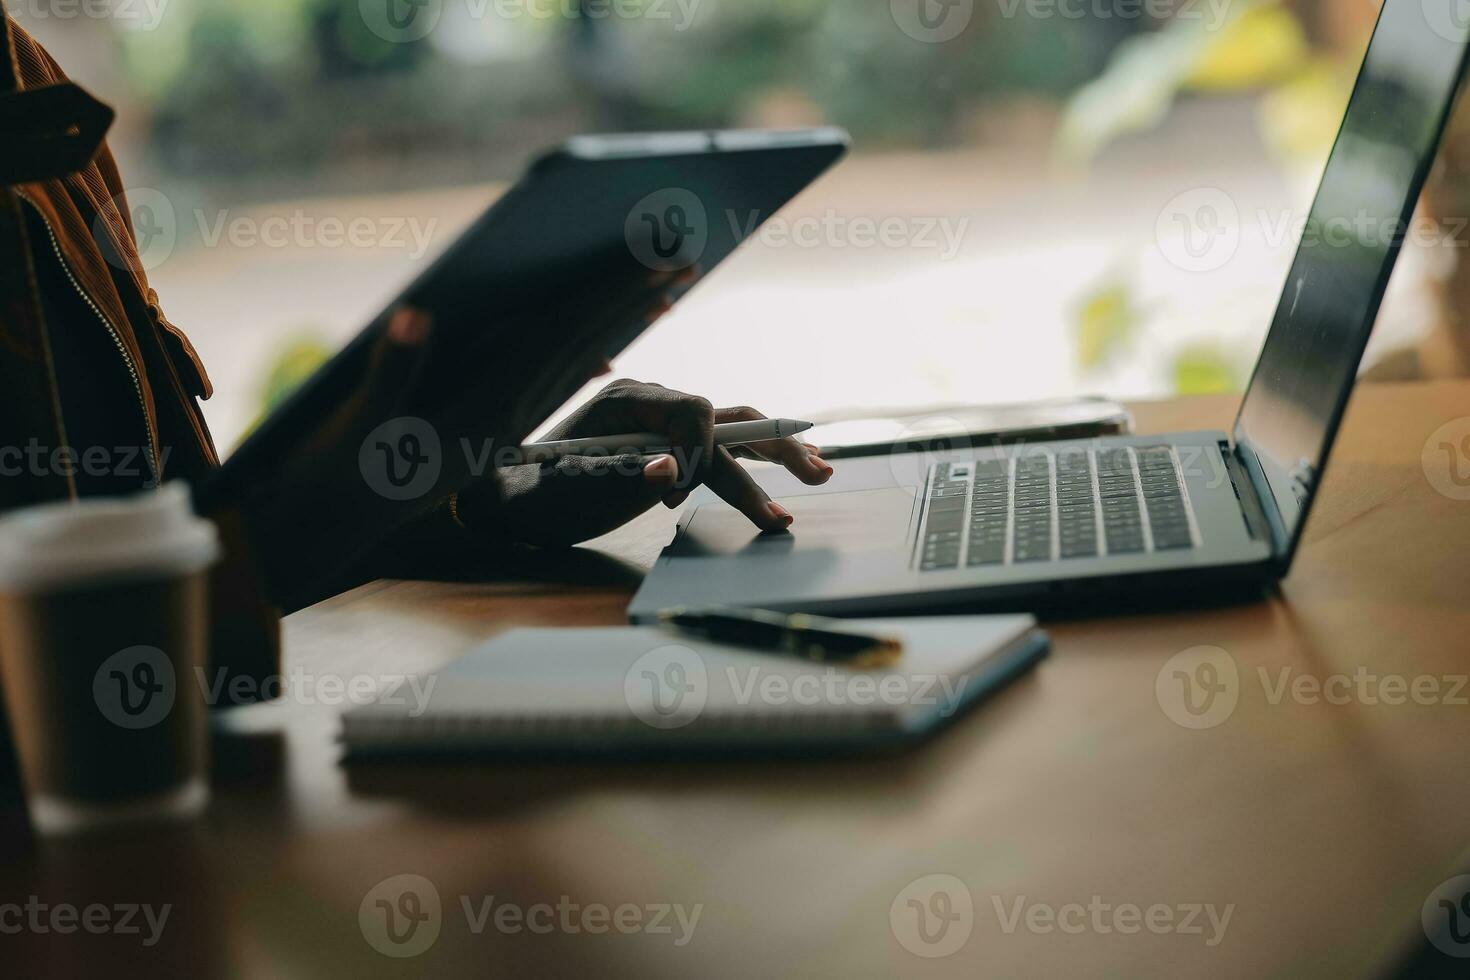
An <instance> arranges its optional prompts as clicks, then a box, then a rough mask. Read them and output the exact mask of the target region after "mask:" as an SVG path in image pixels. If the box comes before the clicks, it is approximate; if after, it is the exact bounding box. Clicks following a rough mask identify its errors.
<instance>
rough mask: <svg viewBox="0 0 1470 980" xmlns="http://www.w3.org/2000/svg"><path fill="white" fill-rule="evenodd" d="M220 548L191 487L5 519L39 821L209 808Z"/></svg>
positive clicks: (78, 822) (7, 592)
mask: <svg viewBox="0 0 1470 980" xmlns="http://www.w3.org/2000/svg"><path fill="white" fill-rule="evenodd" d="M218 553H219V543H218V538H217V534H216V532H215V528H214V525H213V524H211V523H210V522H209V521H206V520H204V519H202V518H199V517H197V516H195V514H194V512H193V508H192V506H191V504H190V499H189V492H188V489H187V487H185V486H184V485H183V484H180V483H172V484H169V485H167V486H165V487H163V488H161V489H159V490H156V491H152V492H148V493H143V494H139V495H137V496H135V497H126V498H102V499H87V500H82V501H76V502H63V503H57V504H45V505H42V506H38V507H30V508H26V509H24V510H19V511H15V512H13V513H11V514H8V515H6V516H4V517H3V518H0V688H3V690H4V704H5V707H6V709H7V713H8V716H9V718H8V720H9V725H10V730H11V735H12V739H13V741H14V743H15V747H16V752H17V755H18V756H19V759H20V766H21V773H22V777H23V780H24V784H25V791H26V800H27V805H28V808H29V810H30V814H31V819H32V823H33V824H34V825H35V827H36V829H37V830H39V831H41V832H43V833H51V832H68V831H72V830H79V829H86V828H89V827H94V826H98V825H112V824H116V823H119V822H122V821H128V820H133V819H158V818H161V817H170V816H172V817H185V816H192V815H194V814H197V813H199V812H200V811H201V810H202V809H203V808H204V806H205V804H206V803H207V801H208V795H209V794H208V782H207V777H206V773H207V768H206V762H207V742H206V734H205V725H206V709H205V704H204V695H203V693H202V688H201V685H200V684H199V683H198V681H199V677H200V675H201V674H202V671H203V670H204V668H205V666H206V664H207V656H206V649H205V646H206V637H207V635H208V632H207V630H208V604H207V589H206V578H205V574H206V570H207V569H208V567H209V565H210V564H211V563H213V561H214V560H215V558H216V557H217V555H218Z"/></svg>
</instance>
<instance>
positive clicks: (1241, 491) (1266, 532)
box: [1220, 439, 1286, 558]
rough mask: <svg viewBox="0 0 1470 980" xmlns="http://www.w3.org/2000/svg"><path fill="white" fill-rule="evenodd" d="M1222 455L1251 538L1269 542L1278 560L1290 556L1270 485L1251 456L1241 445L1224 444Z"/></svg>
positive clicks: (1221, 445) (1222, 444) (1225, 442)
mask: <svg viewBox="0 0 1470 980" xmlns="http://www.w3.org/2000/svg"><path fill="white" fill-rule="evenodd" d="M1220 456H1221V458H1222V459H1224V460H1225V469H1226V472H1228V473H1229V474H1230V483H1231V485H1232V486H1233V487H1234V488H1235V497H1236V499H1237V500H1239V501H1240V511H1241V513H1242V514H1244V515H1245V526H1246V529H1247V530H1249V531H1250V534H1251V537H1253V538H1256V539H1258V540H1260V541H1266V542H1268V543H1270V545H1271V551H1272V553H1273V554H1275V555H1276V556H1277V557H1278V558H1279V557H1281V556H1283V555H1285V554H1286V532H1285V530H1284V529H1283V528H1281V527H1280V526H1279V525H1278V523H1277V522H1275V521H1273V520H1271V517H1270V515H1271V514H1273V513H1275V501H1274V500H1273V499H1272V498H1271V490H1270V488H1269V487H1268V486H1266V482H1265V478H1264V476H1258V475H1257V468H1256V467H1254V466H1252V465H1251V463H1250V460H1249V458H1248V457H1247V454H1246V453H1244V452H1243V451H1242V448H1241V445H1240V443H1238V442H1230V441H1227V440H1223V439H1222V440H1221V441H1220Z"/></svg>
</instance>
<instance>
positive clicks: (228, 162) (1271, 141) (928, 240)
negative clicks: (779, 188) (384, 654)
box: [5, 0, 1470, 448]
mask: <svg viewBox="0 0 1470 980" xmlns="http://www.w3.org/2000/svg"><path fill="white" fill-rule="evenodd" d="M5 2H6V6H7V8H9V10H10V12H11V15H12V16H13V17H14V19H15V20H16V21H18V22H19V23H20V24H21V25H22V26H23V27H25V28H26V29H27V30H29V31H30V32H31V33H32V34H33V35H35V36H36V37H37V38H38V39H39V40H41V41H42V43H43V44H45V45H46V46H47V47H48V48H49V49H50V50H51V52H52V54H53V55H54V56H55V57H56V58H57V59H58V60H59V61H60V63H61V64H62V66H63V67H64V69H65V70H66V71H67V72H68V73H69V74H71V76H72V77H73V78H74V79H76V80H78V81H80V82H82V83H83V84H84V85H86V86H87V87H88V88H89V89H91V90H92V91H93V92H94V93H95V94H97V95H98V96H99V97H101V98H103V99H104V101H107V102H110V103H111V104H113V105H114V106H115V107H116V108H117V109H118V112H119V119H118V122H117V124H116V126H115V128H114V130H113V135H112V146H113V149H114V151H115V152H116V153H117V155H118V157H119V159H120V162H121V165H122V168H123V174H124V177H125V180H126V183H127V185H128V187H129V196H130V199H131V204H132V207H133V211H134V218H135V222H136V223H137V224H138V225H139V234H140V238H141V239H142V241H140V246H141V251H142V254H143V259H144V262H145V264H146V265H147V266H148V273H149V277H150V279H151V280H152V282H153V285H154V286H155V287H156V288H157V290H158V291H159V293H160V295H161V297H162V300H163V306H164V309H165V311H166V312H167V315H168V316H169V318H170V319H171V320H173V321H174V322H175V323H177V324H179V325H180V326H182V327H183V328H184V329H185V330H186V331H187V332H188V333H189V334H190V336H191V338H192V339H193V341H194V343H195V344H196V346H197V347H198V348H199V350H200V352H201V353H202V355H203V356H204V359H205V363H206V365H207V366H208V368H209V370H210V371H211V373H212V375H213V378H214V382H215V387H216V392H217V393H216V395H215V397H214V398H213V399H212V400H211V401H210V402H208V403H206V405H205V411H206V413H207V415H208V417H209V419H210V422H211V425H212V426H213V427H214V429H215V434H216V438H217V440H218V441H219V443H220V445H221V447H222V448H227V447H229V446H232V445H233V444H235V443H236V442H237V441H238V439H239V438H240V437H241V435H242V434H243V433H244V432H245V431H247V429H248V427H249V426H250V425H251V424H253V422H254V421H255V420H256V419H257V418H258V417H259V415H260V413H261V412H262V411H263V410H265V409H266V408H267V407H268V405H269V404H271V403H272V401H273V400H275V399H278V398H279V397H281V395H282V394H283V393H284V392H286V391H288V390H289V389H290V387H291V386H292V385H293V384H295V383H296V382H298V381H299V380H300V378H301V377H302V376H303V375H304V374H305V373H307V372H309V371H310V370H311V368H312V367H314V366H315V365H316V364H317V363H319V361H320V359H321V358H322V357H323V356H324V355H325V354H326V352H328V351H330V350H331V349H332V348H334V347H335V346H336V345H338V344H339V343H341V342H342V341H343V340H345V339H346V338H347V337H348V336H350V335H351V334H352V333H353V332H355V331H356V330H357V329H358V328H359V327H360V326H361V324H362V323H363V322H364V321H365V320H366V319H367V318H368V317H370V316H371V315H372V314H374V313H376V312H377V311H378V309H379V308H381V306H382V305H383V304H384V303H385V302H386V301H387V300H388V299H390V298H391V297H392V295H393V294H394V292H395V291H396V289H397V288H398V287H399V286H401V285H403V284H404V283H405V282H406V281H407V280H409V279H410V278H412V277H413V276H414V275H415V273H416V272H417V271H418V270H419V269H420V268H422V266H423V265H424V264H425V263H427V262H428V261H429V260H431V259H432V257H433V256H434V255H435V254H436V253H437V252H438V251H439V250H440V249H442V248H444V247H445V246H447V245H448V244H449V243H450V242H451V241H452V240H453V237H454V235H455V234H456V232H457V231H458V230H459V229H460V228H462V227H463V226H464V225H465V224H467V223H468V222H469V221H470V220H472V219H473V218H474V217H475V216H476V214H477V213H478V212H479V211H480V210H481V209H482V208H483V207H484V206H485V205H486V204H487V203H488V202H490V201H491V200H493V199H494V197H495V195H496V194H497V193H499V192H500V191H501V190H502V189H503V188H504V186H505V183H506V182H507V181H509V180H513V179H514V177H515V176H516V174H517V173H518V172H519V171H520V169H521V168H522V167H523V166H524V165H525V164H526V162H527V161H528V160H529V159H530V158H531V157H532V156H533V155H534V154H535V152H536V151H537V150H538V149H540V148H544V147H546V146H547V145H549V144H553V143H555V142H557V141H559V140H561V139H563V138H565V137H567V136H569V135H572V134H575V133H581V132H597V131H624V130H655V129H680V128H704V127H741V126H783V127H784V126H811V125H819V124H827V123H831V124H837V125H841V126H845V127H847V128H848V129H849V130H850V131H851V132H852V134H853V137H854V142H855V152H854V154H853V156H852V157H851V158H850V159H849V160H848V161H847V162H846V163H844V164H843V165H842V166H841V167H839V168H838V169H837V170H836V171H834V172H833V173H832V174H831V175H829V176H828V177H827V178H825V179H824V180H823V181H822V182H821V183H820V184H818V185H817V186H815V187H814V188H812V189H811V190H810V191H809V192H808V193H807V194H805V195H804V196H803V197H802V198H800V199H799V200H798V201H797V202H796V203H795V204H793V205H792V206H791V207H790V208H789V209H788V210H787V212H785V213H784V214H783V215H781V220H780V221H779V222H778V223H777V227H776V230H775V231H774V232H773V233H770V234H766V235H763V236H761V237H759V238H757V239H756V240H754V241H752V242H750V243H749V244H748V245H747V246H746V247H745V248H744V249H743V250H742V252H741V253H740V254H738V255H737V256H736V257H735V258H734V259H732V260H731V262H730V263H729V264H728V265H727V266H725V267H724V268H722V269H721V270H720V271H719V273H718V274H717V275H716V276H714V277H712V278H711V279H710V280H709V281H708V282H706V283H705V284H703V285H702V286H701V287H700V288H699V289H698V290H696V291H695V292H694V293H693V294H692V295H691V296H690V297H689V298H688V299H687V300H686V301H685V302H684V303H682V304H681V305H680V306H679V308H678V309H677V310H675V312H674V313H673V314H671V315H670V316H668V317H667V318H665V319H664V320H663V321H661V322H660V323H659V324H658V325H657V326H656V327H655V328H654V329H653V330H651V331H650V332H649V333H648V334H646V335H645V337H644V338H643V339H642V340H641V341H640V342H639V343H638V344H637V345H636V346H635V347H634V348H633V349H631V350H630V351H629V352H628V353H627V354H625V355H624V356H623V357H622V358H621V359H620V361H619V363H618V364H617V370H618V373H619V374H621V375H626V376H631V377H636V378H639V379H641V380H651V381H659V382H661V383H663V384H666V385H669V386H671V387H678V388H682V389H684V390H688V391H694V392H698V393H700V394H704V395H707V396H708V397H710V398H711V399H712V400H714V401H715V402H716V403H717V404H740V403H748V404H754V405H756V406H758V407H760V408H761V409H762V410H764V411H767V412H768V413H771V414H778V413H779V414H782V415H793V416H798V417H800V416H802V415H822V414H830V413H832V412H835V411H841V410H845V409H851V408H854V407H862V406H871V405H883V406H924V405H932V404H937V403H955V402H1003V401H1014V400H1026V399H1035V398H1042V397H1050V396H1058V395H1068V394H1083V393H1105V394H1108V395H1113V396H1118V397H1137V396H1163V395H1169V394H1173V393H1176V392H1185V393H1190V392H1208V391H1222V390H1224V391H1229V390H1238V389H1240V388H1241V387H1242V386H1243V385H1244V384H1245V382H1246V381H1247V380H1248V377H1249V371H1250V368H1251V366H1252V364H1253V361H1254V358H1255V355H1256V352H1257V349H1258V347H1259V344H1260V341H1261V339H1262V336H1263V333H1264V330H1265V327H1266V325H1267V323H1268V320H1269V317H1270V314H1271V312H1272V310H1273V308H1274V305H1275V301H1276V296H1277V294H1278V292H1279V290H1280V286H1281V282H1282V281H1283V279H1284V277H1285V274H1286V268H1287V265H1288V263H1289V260H1290V257H1291V253H1292V250H1293V249H1294V247H1295V243H1296V236H1297V233H1298V232H1299V230H1300V226H1301V223H1302V221H1303V220H1304V219H1305V212H1306V208H1307V206H1308V205H1309V203H1310V194H1311V192H1312V190H1313V187H1314V182H1315V180H1316V177H1317V175H1318V173H1319V171H1320V168H1321V166H1322V163H1323V161H1324V160H1325V157H1326V154H1327V151H1328V150H1329V148H1330V145H1331V139H1332V137H1333V135H1334V133H1335V131H1336V127H1337V124H1338V121H1339V119H1340V117H1341V112H1342V108H1343V105H1344V104H1345V101H1346V98H1347V95H1348V92H1349V90H1350V86H1351V83H1352V78H1353V74H1354V71H1355V69H1356V66H1357V62H1358V60H1359V59H1360V57H1361V54H1362V51H1363V48H1364V45H1365V44H1366V42H1367V38H1368V34H1369V32H1370V30H1371V28H1372V24H1373V19H1374V17H1375V15H1376V11H1377V5H1376V4H1375V3H1373V2H1371V0H1300V2H1292V3H1272V2H1249V0H891V2H890V0H5ZM1457 128H1462V129H1463V128H1464V127H1463V126H1459V125H1458V124H1457ZM1467 151H1470V139H1467V138H1462V137H1458V136H1457V137H1455V138H1454V139H1453V140H1452V145H1451V146H1450V149H1449V151H1448V152H1447V154H1446V159H1445V160H1444V161H1442V164H1441V167H1440V168H1439V169H1440V172H1439V173H1438V174H1437V175H1436V177H1435V180H1434V184H1433V187H1432V189H1431V191H1430V193H1429V195H1428V197H1427V200H1426V202H1425V204H1424V206H1423V207H1421V215H1420V218H1419V222H1420V224H1419V225H1416V229H1415V234H1414V235H1413V236H1412V238H1411V243H1410V246H1409V250H1408V253H1407V255H1406V261H1404V262H1402V263H1401V265H1400V269H1399V272H1398V273H1397V275H1396V276H1395V281H1394V284H1393V287H1392V289H1391V292H1390V300H1389V305H1388V308H1387V310H1386V312H1385V314H1384V317H1383V319H1382V320H1381V321H1380V327H1379V331H1378V334H1377V336H1376V338H1375V341H1374V344H1373V347H1372V350H1371V352H1370V361H1369V365H1368V367H1367V370H1368V371H1369V372H1372V373H1375V374H1377V375H1380V376H1385V377H1415V376H1429V375H1444V374H1458V373H1462V372H1464V371H1465V370H1466V365H1467V357H1466V350H1467V348H1470V341H1467V339H1466V336H1465V330H1464V328H1463V327H1462V326H1461V322H1460V318H1459V317H1458V316H1457V315H1456V314H1455V311H1457V310H1461V309H1465V308H1467V306H1466V302H1467V301H1470V295H1462V294H1466V293H1470V267H1467V264H1466V261H1465V255H1466V251H1465V247H1466V245H1467V243H1470V231H1466V230H1465V227H1464V226H1465V221H1464V219H1462V218H1459V219H1457V218H1456V217H1455V216H1457V215H1467V214H1470V211H1467V207H1470V200H1466V197H1467V194H1470V180H1467V179H1466V176H1465V172H1464V171H1465V169H1466V165H1465V163H1464V161H1466V160H1470V152H1467ZM876 229H881V230H882V233H881V234H875V230H876ZM493 370H494V366H493V365H492V366H489V367H487V372H493Z"/></svg>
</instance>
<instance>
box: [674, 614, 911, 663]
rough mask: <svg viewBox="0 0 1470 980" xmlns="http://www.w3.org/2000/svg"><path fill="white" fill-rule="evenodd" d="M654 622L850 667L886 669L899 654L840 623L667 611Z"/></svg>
mask: <svg viewBox="0 0 1470 980" xmlns="http://www.w3.org/2000/svg"><path fill="white" fill-rule="evenodd" d="M659 621H660V622H661V623H663V624H664V625H666V626H669V627H672V628H674V629H677V630H679V631H680V632H683V633H689V634H692V635H695V636H700V637H702V638H704V639H707V640H713V641H714V642H716V643H728V644H730V645H731V646H740V647H751V648H753V649H760V650H770V651H772V652H775V653H784V654H788V655H790V656H794V657H802V658H804V659H806V660H815V661H818V662H821V663H840V664H843V665H845V666H849V667H885V666H888V665H890V664H892V663H893V662H894V661H895V660H897V659H898V658H899V656H901V655H902V653H903V643H902V641H900V640H897V639H895V638H893V637H889V636H877V635H874V634H871V633H863V632H860V631H857V630H851V629H848V628H846V626H845V625H844V624H843V623H842V621H841V620H834V619H824V618H822V617H820V616H808V615H805V614H802V613H796V614H793V615H787V614H785V613H776V612H768V611H766V610H762V609H683V608H679V609H666V610H664V611H663V612H661V613H659Z"/></svg>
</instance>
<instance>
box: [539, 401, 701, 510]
mask: <svg viewBox="0 0 1470 980" xmlns="http://www.w3.org/2000/svg"><path fill="white" fill-rule="evenodd" d="M588 408H589V411H588V412H587V414H586V415H585V416H582V417H580V418H577V419H576V420H575V425H574V426H572V427H569V431H571V430H572V429H574V430H575V434H576V435H578V436H581V435H593V434H604V433H615V432H619V431H647V432H659V433H667V434H668V436H669V445H668V448H669V451H670V453H672V455H673V456H674V458H675V460H676V461H677V462H678V464H679V478H678V483H679V486H680V487H683V488H687V487H690V486H693V485H694V484H697V483H700V482H702V481H703V480H704V477H705V474H706V473H707V471H708V469H709V466H710V462H711V460H712V459H713V457H714V446H715V428H714V427H715V410H714V407H713V406H712V405H711V404H710V403H709V401H708V400H706V399H704V398H700V397H698V396H695V395H689V394H685V393H684V392H682V391H675V390H674V389H672V388H663V387H660V386H658V385H649V384H640V383H639V382H636V381H628V380H626V379H625V380H620V381H614V382H613V383H612V384H610V385H608V386H607V387H606V388H604V389H603V391H602V393H601V394H600V395H599V396H598V397H597V399H596V401H595V402H594V403H592V404H590V405H589V406H588ZM559 437H560V436H559Z"/></svg>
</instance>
